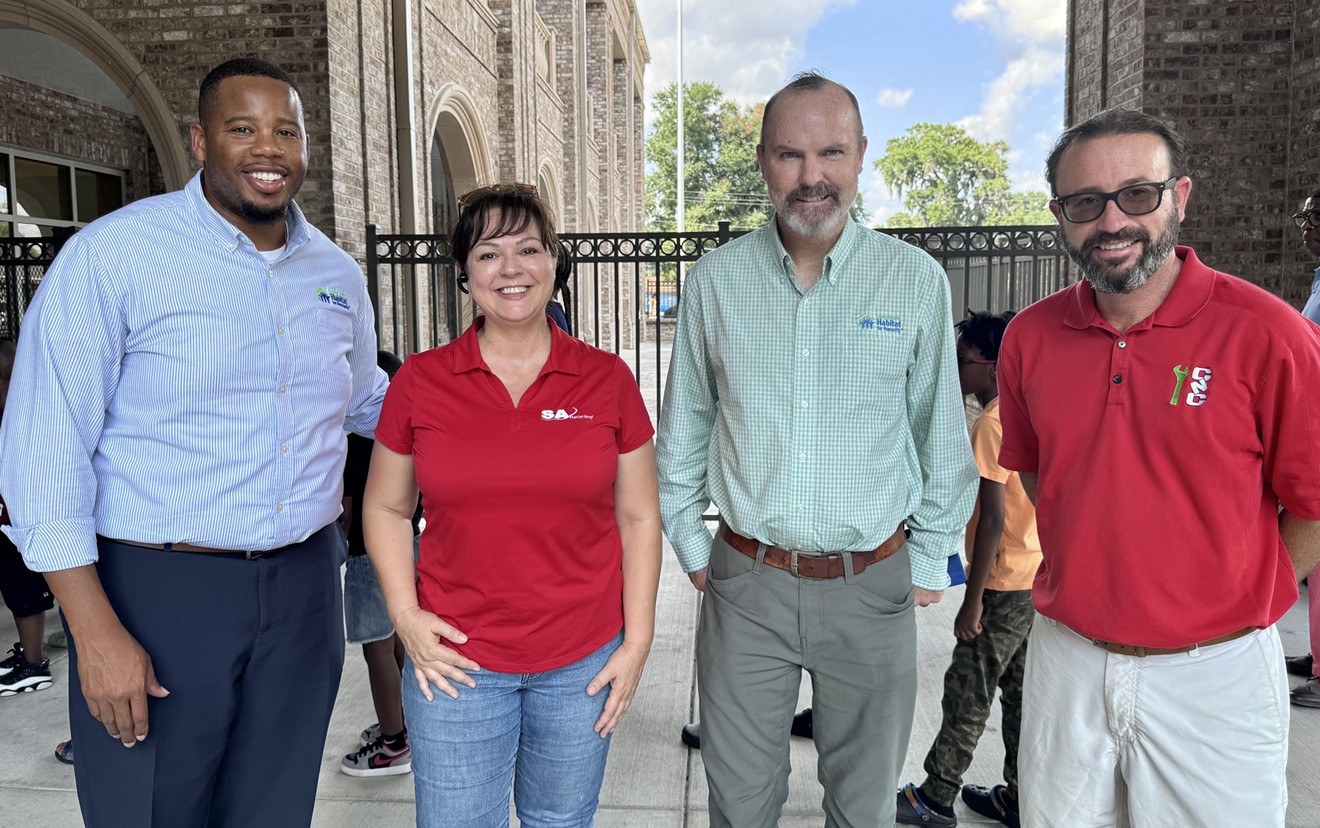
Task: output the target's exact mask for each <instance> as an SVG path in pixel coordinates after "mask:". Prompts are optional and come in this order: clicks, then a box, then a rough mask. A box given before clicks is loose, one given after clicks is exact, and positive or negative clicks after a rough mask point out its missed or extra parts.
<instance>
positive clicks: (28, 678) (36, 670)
mask: <svg viewBox="0 0 1320 828" xmlns="http://www.w3.org/2000/svg"><path fill="white" fill-rule="evenodd" d="M20 658H22V657H21V656H20ZM50 685H51V677H50V659H45V660H44V661H42V662H41V663H40V664H33V663H32V662H30V661H28V660H27V659H26V658H22V663H21V664H19V665H18V666H17V667H15V668H14V669H12V670H10V671H9V672H8V673H5V674H4V675H3V676H0V697H3V696H16V695H18V694H19V693H31V692H34V691H36V690H45V689H46V688H47V687H50Z"/></svg>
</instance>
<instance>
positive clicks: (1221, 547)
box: [999, 247, 1320, 647]
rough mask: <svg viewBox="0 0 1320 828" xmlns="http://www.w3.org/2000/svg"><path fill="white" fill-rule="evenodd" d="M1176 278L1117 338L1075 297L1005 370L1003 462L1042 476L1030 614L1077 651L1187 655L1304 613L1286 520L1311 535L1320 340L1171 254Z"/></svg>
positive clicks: (1012, 350)
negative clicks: (1095, 645)
mask: <svg viewBox="0 0 1320 828" xmlns="http://www.w3.org/2000/svg"><path fill="white" fill-rule="evenodd" d="M1177 256H1178V258H1180V259H1182V260H1183V264H1182V271H1181V273H1180V274H1179V275H1178V279H1177V281H1176V282H1175V283H1174V286H1173V290H1172V291H1171V292H1170V293H1169V295H1168V297H1167V298H1166V299H1165V300H1164V303H1163V304H1162V305H1160V307H1159V309H1157V310H1156V311H1155V313H1154V314H1152V315H1151V316H1150V317H1149V318H1147V319H1145V320H1143V321H1142V322H1140V323H1138V324H1137V325H1135V326H1133V327H1132V328H1131V329H1130V330H1129V331H1127V332H1126V333H1124V334H1119V333H1118V332H1117V331H1115V330H1114V329H1113V328H1112V327H1111V326H1110V325H1109V324H1108V323H1107V322H1105V321H1104V319H1103V318H1101V316H1100V314H1099V312H1098V310H1097V309H1096V304H1095V291H1094V289H1093V288H1092V287H1091V286H1090V284H1088V283H1086V282H1080V283H1078V284H1075V285H1073V286H1071V287H1069V288H1067V289H1065V290H1062V291H1060V292H1059V293H1056V294H1054V295H1053V296H1050V297H1048V298H1046V299H1042V300H1041V301H1039V302H1037V303H1035V304H1034V305H1032V306H1030V307H1028V308H1027V309H1026V310H1024V311H1022V313H1020V314H1018V315H1017V317H1016V318H1014V320H1013V321H1012V323H1011V324H1010V325H1009V327H1008V331H1007V333H1006V334H1005V336H1004V343H1003V347H1002V349H1001V350H1000V353H999V399H1000V416H1001V419H1002V422H1003V425H1004V444H1003V448H1002V449H1001V451H1000V454H999V461H1000V463H1002V464H1003V465H1004V466H1006V467H1008V468H1010V469H1016V470H1018V471H1024V472H1036V473H1037V474H1038V475H1039V479H1038V483H1037V500H1036V516H1037V521H1038V526H1039V529H1040V540H1041V547H1042V549H1043V552H1044V561H1043V563H1042V564H1041V567H1040V569H1039V571H1038V572H1037V574H1036V580H1035V583H1034V586H1033V596H1034V598H1035V603H1036V608H1037V609H1038V610H1039V611H1040V612H1041V613H1042V614H1044V615H1046V616H1049V617H1050V618H1054V619H1056V620H1058V621H1060V622H1062V623H1064V624H1066V625H1068V626H1069V627H1071V628H1072V629H1074V630H1076V631H1077V632H1079V633H1082V634H1083V635H1086V636H1090V637H1093V638H1101V639H1105V640H1108V641H1117V642H1121V643H1124V644H1135V645H1141V646H1147V647H1181V646H1186V645H1189V644H1194V643H1197V642H1200V641H1206V640H1208V639H1211V638H1215V637H1216V636H1220V635H1223V634H1225V633H1229V632H1233V631H1235V630H1239V629H1242V628H1244V627H1265V626H1268V625H1269V624H1272V623H1274V622H1275V621H1276V620H1278V618H1279V617H1280V616H1281V615H1283V613H1284V612H1285V611H1286V610H1287V609H1288V607H1289V606H1291V605H1292V603H1293V602H1294V601H1295V600H1296V599H1297V581H1296V577H1295V575H1294V574H1293V568H1292V564H1291V562H1290V560H1289V558H1288V552H1287V550H1286V549H1285V548H1284V546H1283V543H1282V541H1281V540H1280V537H1279V530H1278V513H1277V512H1278V505H1279V503H1282V504H1283V505H1284V507H1286V508H1287V509H1288V510H1289V511H1290V512H1292V513H1293V514H1294V515H1296V516H1297V517H1299V518H1302V519H1305V520H1320V402H1318V401H1320V329H1317V328H1316V326H1315V325H1313V324H1312V323H1311V322H1309V321H1307V320H1306V319H1305V318H1303V317H1302V315H1301V314H1299V313H1298V312H1297V311H1296V310H1294V309H1293V308H1292V307H1290V306H1289V305H1287V304H1285V303H1284V302H1282V301H1281V300H1279V299H1278V298H1277V297H1275V296H1272V295H1270V294H1269V293H1266V292H1265V291H1263V290H1261V289H1260V288H1258V287H1255V286H1254V285H1251V284H1248V283H1247V282H1244V281H1242V280H1241V279H1238V278H1235V277H1233V276H1229V275H1227V274H1225V273H1219V272H1216V271H1213V270H1211V269H1210V268H1208V267H1206V266H1205V265H1203V264H1201V262H1200V261H1199V260H1198V259H1197V258H1196V254H1195V253H1194V252H1192V250H1191V249H1190V248H1187V247H1179V248H1178V249H1177Z"/></svg>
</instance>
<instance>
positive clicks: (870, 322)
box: [857, 316, 903, 333]
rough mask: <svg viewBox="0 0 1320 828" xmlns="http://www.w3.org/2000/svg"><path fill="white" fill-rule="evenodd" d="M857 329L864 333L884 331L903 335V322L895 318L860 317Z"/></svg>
mask: <svg viewBox="0 0 1320 828" xmlns="http://www.w3.org/2000/svg"><path fill="white" fill-rule="evenodd" d="M857 327H858V328H860V329H861V330H863V331H884V332H886V333H902V332H903V320H902V319H899V318H897V317H894V316H859V317H857Z"/></svg>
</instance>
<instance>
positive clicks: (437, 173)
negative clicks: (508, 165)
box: [423, 84, 493, 344]
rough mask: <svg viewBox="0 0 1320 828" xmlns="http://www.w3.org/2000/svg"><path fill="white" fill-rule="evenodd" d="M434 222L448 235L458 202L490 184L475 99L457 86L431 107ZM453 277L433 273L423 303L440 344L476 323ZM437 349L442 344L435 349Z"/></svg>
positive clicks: (433, 225) (448, 272)
mask: <svg viewBox="0 0 1320 828" xmlns="http://www.w3.org/2000/svg"><path fill="white" fill-rule="evenodd" d="M431 112H432V114H431V117H430V119H429V120H430V123H431V151H430V154H429V159H428V161H429V165H430V176H429V183H430V218H431V232H433V233H435V234H437V235H439V234H445V233H448V232H449V229H450V228H451V227H452V226H453V224H454V220H455V219H456V218H457V217H458V199H459V197H460V196H462V195H463V194H464V193H466V192H468V191H470V190H473V189H475V188H477V187H479V186H481V185H483V184H489V183H492V172H491V170H492V168H493V165H492V164H491V162H490V153H489V151H488V149H487V147H486V146H485V141H484V138H483V136H484V132H483V131H482V130H481V128H480V122H479V119H478V118H477V114H476V109H475V107H473V105H472V102H471V99H470V98H469V97H468V96H467V94H466V93H464V92H463V91H462V90H460V89H458V88H456V87H455V86H454V85H453V84H447V85H446V86H444V87H442V88H441V90H440V93H439V94H438V95H437V96H436V98H435V101H434V103H433V104H432V106H431ZM454 276H455V274H454V272H453V271H452V270H450V269H448V268H435V269H434V270H433V272H432V273H431V274H430V279H429V286H428V290H427V291H426V296H425V297H424V298H423V302H427V303H428V304H429V307H428V308H427V310H428V311H429V313H430V314H432V315H433V316H434V322H433V324H431V325H429V326H427V327H429V328H430V329H431V330H434V331H436V332H437V334H438V336H439V337H441V338H448V339H453V338H454V337H456V336H458V334H459V332H460V331H462V330H463V328H464V327H466V326H467V324H468V323H469V322H470V321H471V320H472V310H473V309H472V306H471V303H470V302H465V301H462V299H463V297H462V295H461V294H460V293H459V292H458V289H457V285H456V283H455V281H454ZM432 344H439V343H432Z"/></svg>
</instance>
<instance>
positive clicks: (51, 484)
mask: <svg viewBox="0 0 1320 828" xmlns="http://www.w3.org/2000/svg"><path fill="white" fill-rule="evenodd" d="M23 323H24V324H23V329H22V333H21V335H20V338H19V344H18V352H17V355H16V357H15V360H14V372H13V376H12V378H11V380H10V389H9V396H8V398H7V404H6V410H5V417H4V422H3V425H2V426H0V457H3V458H4V460H3V462H2V463H0V491H3V492H4V498H5V504H6V506H7V507H8V509H9V514H10V519H11V521H12V523H13V526H12V527H8V531H7V534H8V535H9V537H10V539H11V540H13V541H14V545H15V546H17V547H18V549H19V551H20V552H21V553H22V554H23V559H24V561H25V562H26V563H27V565H28V567H29V568H30V569H32V570H34V571H36V572H50V571H54V570H60V569H71V568H74V567H78V566H85V565H87V564H91V563H95V562H96V560H97V548H96V521H95V518H94V508H95V505H96V494H97V483H96V475H95V472H94V470H93V468H92V457H93V455H94V454H95V453H96V448H97V445H98V444H99V442H100V438H101V431H102V428H103V427H104V424H105V416H106V409H107V408H108V406H109V404H110V400H111V398H112V396H113V394H114V389H115V387H116V384H117V381H118V377H119V370H120V364H121V360H122V358H123V353H124V335H125V333H124V330H125V329H124V325H123V321H122V316H121V313H120V292H119V291H118V290H117V289H116V288H115V287H114V286H113V284H112V283H111V281H110V279H109V277H108V275H107V274H106V273H105V271H104V269H103V268H101V267H100V266H99V263H98V261H97V258H96V256H95V254H94V252H93V251H92V250H91V249H90V248H89V246H88V245H87V244H85V243H83V242H82V240H80V239H78V238H77V237H75V238H74V239H73V240H71V241H70V242H69V244H67V245H66V246H65V249H64V251H63V252H62V253H61V254H60V256H59V257H58V258H57V259H56V261H55V263H54V264H53V265H52V266H51V268H50V271H49V272H48V273H47V275H46V277H45V279H43V280H42V284H41V287H40V288H39V289H38V290H37V294H36V296H35V297H34V298H33V302H32V305H31V306H30V307H29V309H28V312H27V314H26V316H25V318H24V320H23Z"/></svg>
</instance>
